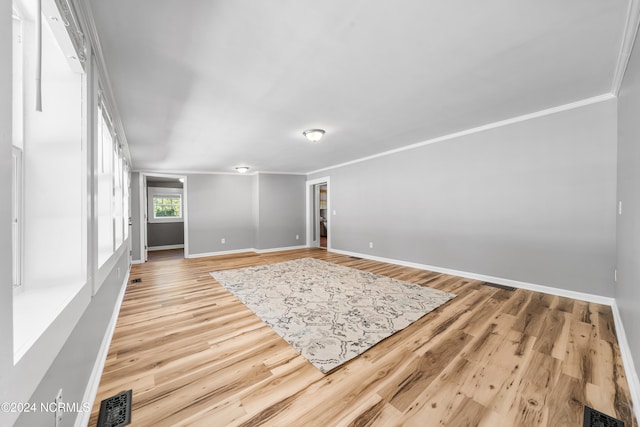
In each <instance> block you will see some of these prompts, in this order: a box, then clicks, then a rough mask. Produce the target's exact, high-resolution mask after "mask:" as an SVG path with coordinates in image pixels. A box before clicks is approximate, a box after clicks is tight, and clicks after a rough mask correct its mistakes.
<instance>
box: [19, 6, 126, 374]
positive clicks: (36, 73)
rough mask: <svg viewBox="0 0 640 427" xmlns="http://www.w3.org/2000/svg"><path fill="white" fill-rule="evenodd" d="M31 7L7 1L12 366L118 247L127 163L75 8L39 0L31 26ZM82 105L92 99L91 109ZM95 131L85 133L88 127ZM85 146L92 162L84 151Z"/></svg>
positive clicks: (122, 232) (122, 236)
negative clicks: (93, 88) (91, 74)
mask: <svg viewBox="0 0 640 427" xmlns="http://www.w3.org/2000/svg"><path fill="white" fill-rule="evenodd" d="M36 6H37V5H36V2H35V1H29V0H14V1H13V20H12V38H13V57H12V61H13V63H12V67H13V87H12V109H13V110H12V111H13V122H12V144H13V171H12V172H13V173H12V200H11V204H12V206H11V207H12V223H13V225H12V248H13V250H12V257H13V288H14V298H13V332H14V334H13V336H14V342H13V347H14V362H16V363H17V362H18V361H19V360H20V359H21V358H22V356H24V354H26V352H27V351H28V350H29V349H30V348H31V346H33V345H34V343H36V341H38V339H39V338H40V336H42V335H43V334H44V333H45V332H51V330H52V329H51V328H50V327H51V326H52V325H53V323H54V320H55V319H56V318H57V317H58V316H59V315H60V314H61V313H62V312H63V311H64V310H65V308H67V307H68V306H69V304H71V302H72V300H73V299H74V298H75V296H76V295H78V293H79V292H80V291H81V290H82V289H84V287H85V285H87V284H88V283H89V281H90V277H91V276H92V275H91V274H89V268H90V266H93V267H91V268H97V267H99V266H102V265H103V264H105V262H106V261H107V260H109V259H110V258H113V257H112V256H113V255H114V254H115V253H119V254H121V253H123V251H122V250H119V249H122V248H124V246H125V243H126V242H127V237H128V235H129V230H128V217H129V202H128V197H129V166H128V163H127V160H126V156H125V153H124V150H123V148H122V145H121V143H119V140H118V135H117V132H116V131H115V129H114V125H113V123H112V121H111V117H112V116H110V114H109V111H108V108H107V107H106V105H105V104H106V103H105V102H103V100H102V99H100V100H98V99H96V98H97V97H96V96H95V95H93V94H92V93H90V91H89V90H88V80H87V75H86V73H85V61H86V53H87V52H86V46H85V43H86V40H85V37H84V36H83V34H82V31H81V28H80V27H79V25H80V24H79V22H78V21H77V19H76V18H77V16H76V15H75V11H73V10H72V9H73V8H72V6H70V3H68V2H58V1H56V0H42V14H41V15H40V16H41V17H42V20H41V21H42V26H41V31H37V29H38V28H36V26H37V24H38V20H37V19H36V17H37V12H36V11H37V8H36ZM59 7H60V8H59ZM70 8H71V9H70ZM39 28H40V27H39ZM38 34H41V42H39V38H38ZM37 99H38V100H39V99H41V107H42V108H41V109H40V108H39V105H38V102H37V101H36V100H37ZM89 105H93V106H95V110H94V111H97V112H98V114H97V116H96V115H95V113H91V112H90V107H88V106H89ZM91 117H92V118H93V119H94V123H93V124H92V125H91V124H89V123H88V119H89V118H91ZM94 128H95V129H96V132H95V133H94V136H90V133H89V132H88V129H94ZM96 137H97V140H94V139H95V138H96ZM92 151H94V152H95V154H94V156H93V160H91V158H92V157H91V156H89V155H88V153H90V152H92ZM94 162H95V163H96V164H93V163H94ZM92 174H95V176H96V186H97V189H96V190H97V191H96V193H97V195H98V197H97V200H96V203H95V205H94V206H95V209H96V213H95V218H96V221H95V226H94V225H92V222H91V204H90V201H91V200H90V199H89V198H88V196H87V194H88V193H89V192H88V191H87V190H88V188H89V187H88V186H89V185H90V181H89V178H88V177H90V176H92ZM89 236H93V237H92V238H91V239H89ZM89 241H91V242H93V245H95V246H94V248H96V250H95V251H93V250H90V249H89ZM88 254H96V255H88ZM94 257H96V258H94ZM106 268H107V267H105V270H106ZM105 274H106V273H105ZM93 282H97V279H96V278H95V277H94V278H93ZM61 333H63V332H61Z"/></svg>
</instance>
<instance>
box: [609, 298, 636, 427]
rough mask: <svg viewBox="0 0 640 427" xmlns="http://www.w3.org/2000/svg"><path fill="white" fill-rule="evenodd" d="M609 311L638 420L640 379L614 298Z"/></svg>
mask: <svg viewBox="0 0 640 427" xmlns="http://www.w3.org/2000/svg"><path fill="white" fill-rule="evenodd" d="M611 311H613V320H614V323H615V326H616V336H617V338H618V347H619V348H620V354H621V356H622V364H623V366H624V372H625V376H626V377H627V384H629V394H631V401H632V402H633V412H634V414H635V416H636V420H640V381H639V380H638V372H637V371H636V367H635V365H634V363H633V355H632V353H631V348H630V347H629V342H628V341H627V334H626V333H625V330H624V326H623V325H622V317H621V316H620V311H619V310H618V304H617V303H616V302H615V300H614V301H613V304H611Z"/></svg>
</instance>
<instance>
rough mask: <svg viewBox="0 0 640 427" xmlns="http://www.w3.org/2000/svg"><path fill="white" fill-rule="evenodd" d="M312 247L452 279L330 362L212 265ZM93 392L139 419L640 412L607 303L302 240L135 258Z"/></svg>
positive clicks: (428, 418)
mask: <svg viewBox="0 0 640 427" xmlns="http://www.w3.org/2000/svg"><path fill="white" fill-rule="evenodd" d="M300 257H315V258H320V259H323V260H326V261H329V262H334V263H337V264H341V265H345V266H349V267H353V268H358V269H361V270H366V271H371V272H373V273H378V274H383V275H387V276H391V277H394V278H396V279H400V280H406V281H409V282H413V283H418V284H420V285H424V286H429V287H432V288H436V289H441V290H444V291H447V292H452V293H455V294H457V298H455V299H454V300H452V301H450V302H448V303H447V304H445V305H444V306H442V307H440V308H439V309H437V310H435V311H433V312H431V313H429V314H427V315H426V316H424V317H423V318H421V319H420V320H418V321H417V322H415V323H414V324H412V325H411V326H409V327H408V328H406V329H405V330H403V331H401V332H399V333H397V334H395V335H393V336H392V337H389V338H388V339H386V340H384V341H382V342H381V343H379V344H378V345H376V346H374V347H373V348H371V349H369V350H368V351H367V352H366V353H364V354H363V355H361V356H359V357H357V358H355V359H353V360H352V361H350V362H348V363H346V364H345V365H343V366H341V367H339V368H337V369H336V370H334V371H332V372H331V373H329V374H327V375H323V374H322V373H321V372H320V371H318V370H317V369H315V368H314V367H313V366H312V365H311V364H310V363H308V362H307V361H306V360H305V359H304V358H302V357H301V356H300V355H298V354H297V353H296V352H295V351H294V350H293V349H292V348H291V347H290V346H289V345H288V344H287V343H286V342H285V341H283V340H282V339H281V338H280V337H279V336H278V335H276V333H275V332H273V331H272V330H271V329H270V328H269V327H268V326H266V325H265V324H264V323H263V322H262V321H261V320H260V319H258V318H257V317H256V316H255V315H254V314H253V313H252V312H251V311H250V310H249V309H248V308H246V307H245V306H244V305H243V304H242V303H240V302H239V301H238V300H237V299H236V298H235V297H234V296H232V295H231V294H230V293H229V292H228V291H226V290H225V289H224V288H223V287H222V286H221V285H219V284H218V283H217V282H216V281H215V280H214V279H213V278H212V277H211V276H210V275H209V274H208V273H209V272H210V271H214V270H221V269H229V268H241V267H247V266H252V265H259V264H267V263H272V262H279V261H286V260H289V259H294V258H300ZM131 278H132V279H133V278H141V279H142V283H136V284H129V285H128V288H127V291H126V294H125V298H124V301H123V304H122V309H121V311H120V316H119V319H118V323H117V326H116V330H115V333H114V337H113V341H112V343H111V347H110V349H109V354H108V357H107V362H106V365H105V368H104V372H103V374H102V379H101V382H100V388H99V390H98V395H97V397H96V404H95V405H94V409H93V414H92V418H91V423H90V425H91V426H95V425H96V421H97V416H98V409H99V406H100V401H101V400H102V399H104V398H106V397H109V396H112V395H114V394H117V393H118V392H120V391H123V390H127V389H133V412H132V425H135V426H179V425H199V426H235V425H240V426H256V425H273V426H364V425H376V426H399V425H403V426H404V425H406V426H441V425H442V426H454V427H459V426H475V425H482V426H554V427H556V426H582V416H583V405H584V404H587V405H589V406H591V407H593V408H595V409H597V410H599V411H601V412H604V413H607V414H609V415H612V416H615V417H616V418H620V419H622V420H623V421H624V423H625V426H637V421H636V420H635V419H634V417H633V415H632V407H631V400H630V395H629V389H628V385H627V381H626V378H625V376H624V369H623V366H622V362H621V358H620V350H619V347H618V343H617V340H616V336H615V330H614V323H613V317H612V313H611V309H610V308H609V307H607V306H603V305H598V304H593V303H587V302H584V301H578V300H572V299H568V298H562V297H557V296H552V295H548V294H542V293H537V292H531V291H526V290H521V289H518V290H516V291H507V290H501V289H496V288H492V287H488V286H485V285H483V283H482V282H479V281H474V280H470V279H464V278H460V277H454V276H448V275H444V274H438V273H432V272H427V271H422V270H417V269H412V268H407V267H400V266H395V265H391V264H384V263H380V262H375V261H368V260H361V259H355V258H351V257H348V256H343V255H337V254H331V253H327V252H326V251H324V250H319V249H303V250H296V251H287V252H279V253H271V254H261V255H257V254H253V253H248V254H240V255H233V256H220V257H211V258H199V259H181V258H180V257H179V256H173V257H172V256H170V253H167V254H157V255H156V254H150V260H149V262H147V263H146V264H143V265H134V266H133V268H132V271H131Z"/></svg>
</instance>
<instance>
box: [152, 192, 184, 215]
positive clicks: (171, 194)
mask: <svg viewBox="0 0 640 427" xmlns="http://www.w3.org/2000/svg"><path fill="white" fill-rule="evenodd" d="M176 196H178V197H180V217H179V218H178V217H161V218H156V216H155V209H154V207H153V199H154V198H157V197H176ZM147 205H148V206H147V222H150V223H161V222H184V197H183V195H182V188H164V187H149V188H148V194H147Z"/></svg>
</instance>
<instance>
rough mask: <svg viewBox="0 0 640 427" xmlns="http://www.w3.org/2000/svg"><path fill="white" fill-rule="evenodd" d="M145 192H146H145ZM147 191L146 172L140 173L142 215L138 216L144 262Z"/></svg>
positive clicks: (140, 208)
mask: <svg viewBox="0 0 640 427" xmlns="http://www.w3.org/2000/svg"><path fill="white" fill-rule="evenodd" d="M143 192H144V193H143ZM146 193H147V189H146V188H145V185H144V174H142V173H139V174H138V205H139V207H138V208H139V210H140V212H139V213H140V215H138V216H139V218H138V221H139V223H140V235H139V236H138V237H139V238H140V259H141V260H142V262H141V263H144V262H145V261H146V260H145V259H144V258H145V256H144V253H145V246H146V244H147V242H146V240H147V239H146V238H145V235H144V232H145V226H146V219H145V218H146V213H147V204H146V202H145V199H146V196H145V194H146Z"/></svg>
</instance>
